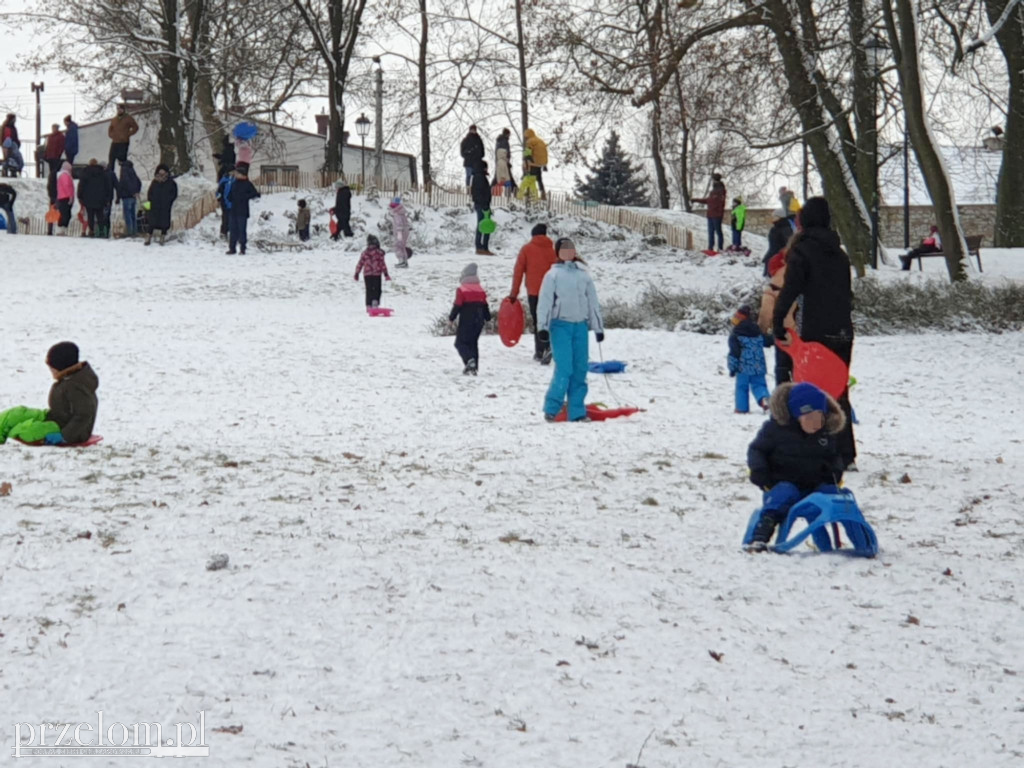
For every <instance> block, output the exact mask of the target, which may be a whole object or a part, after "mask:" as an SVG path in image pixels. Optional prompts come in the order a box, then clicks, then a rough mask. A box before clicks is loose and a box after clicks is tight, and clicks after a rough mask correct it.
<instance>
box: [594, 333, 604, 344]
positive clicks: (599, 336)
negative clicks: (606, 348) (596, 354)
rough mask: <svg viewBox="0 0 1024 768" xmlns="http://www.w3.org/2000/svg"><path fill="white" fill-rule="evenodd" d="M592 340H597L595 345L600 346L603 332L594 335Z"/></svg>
mask: <svg viewBox="0 0 1024 768" xmlns="http://www.w3.org/2000/svg"><path fill="white" fill-rule="evenodd" d="M594 338H595V339H597V343H598V344H600V343H601V342H602V341H604V331H598V332H597V333H595V334H594Z"/></svg>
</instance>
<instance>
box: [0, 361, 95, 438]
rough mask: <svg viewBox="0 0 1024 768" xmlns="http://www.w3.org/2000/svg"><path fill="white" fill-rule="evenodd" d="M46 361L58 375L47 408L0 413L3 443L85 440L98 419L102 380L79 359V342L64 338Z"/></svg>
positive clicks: (0, 434)
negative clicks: (99, 393)
mask: <svg viewBox="0 0 1024 768" xmlns="http://www.w3.org/2000/svg"><path fill="white" fill-rule="evenodd" d="M46 365H47V366H48V367H49V368H50V373H51V374H52V375H53V378H54V379H55V381H54V383H53V386H52V387H50V399H49V403H50V407H49V408H48V409H46V410H43V409H36V408H26V407H25V406H23V405H19V406H16V407H14V408H9V409H8V410H6V411H3V412H2V413H0V443H2V442H4V441H5V440H7V439H8V438H11V437H16V438H18V439H19V440H23V441H24V442H26V443H34V442H37V441H40V440H42V441H43V442H45V443H46V444H47V445H61V444H62V443H72V444H74V443H84V442H85V441H86V440H88V439H89V436H90V435H91V434H92V428H93V425H94V424H95V423H96V409H97V405H98V402H97V400H96V389H97V388H98V387H99V385H100V381H99V379H98V378H97V376H96V373H95V372H94V371H93V369H92V368H91V367H90V366H89V363H87V362H85V361H84V360H83V361H82V362H79V361H78V346H77V345H75V344H74V343H72V342H70V341H62V342H60V343H58V344H54V345H53V346H52V347H50V350H49V351H48V352H47V353H46Z"/></svg>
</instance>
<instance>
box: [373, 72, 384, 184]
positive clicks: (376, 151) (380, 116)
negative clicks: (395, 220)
mask: <svg viewBox="0 0 1024 768" xmlns="http://www.w3.org/2000/svg"><path fill="white" fill-rule="evenodd" d="M373 63H374V64H376V65H377V72H376V77H375V79H376V85H377V88H376V92H377V93H376V95H377V105H376V106H377V129H376V131H375V132H374V142H373V178H374V180H375V181H376V185H377V186H378V187H380V186H382V185H383V183H384V68H383V67H381V64H380V56H374V57H373Z"/></svg>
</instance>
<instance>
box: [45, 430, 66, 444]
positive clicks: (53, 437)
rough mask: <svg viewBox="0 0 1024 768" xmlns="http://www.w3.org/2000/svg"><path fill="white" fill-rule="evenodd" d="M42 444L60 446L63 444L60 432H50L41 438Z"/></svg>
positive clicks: (62, 436)
mask: <svg viewBox="0 0 1024 768" xmlns="http://www.w3.org/2000/svg"><path fill="white" fill-rule="evenodd" d="M43 442H44V443H46V444H47V445H60V444H61V443H63V442H64V435H62V434H61V433H60V432H51V433H50V434H48V435H47V436H46V437H44V438H43Z"/></svg>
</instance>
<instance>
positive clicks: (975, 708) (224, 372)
mask: <svg viewBox="0 0 1024 768" xmlns="http://www.w3.org/2000/svg"><path fill="white" fill-rule="evenodd" d="M293 197H294V196H289V195H280V196H275V198H274V199H269V198H268V199H267V200H264V201H262V202H260V203H258V204H257V205H256V206H255V210H256V211H262V212H264V214H269V215H268V216H267V217H266V220H265V221H262V222H259V223H256V222H255V221H254V222H253V226H252V230H253V247H252V248H251V250H250V254H249V255H248V256H247V257H245V258H242V257H238V256H236V257H228V256H225V255H223V250H224V248H223V245H222V244H220V243H218V242H216V240H215V239H214V237H213V232H214V231H215V228H216V226H215V223H214V222H204V224H203V225H202V227H201V228H200V229H199V230H197V231H195V232H192V233H189V234H187V235H186V236H185V238H184V239H183V240H182V241H178V242H173V243H169V244H168V245H167V246H165V247H163V248H160V247H157V246H152V247H149V248H143V247H142V246H141V245H140V244H139V243H137V242H112V243H111V242H95V241H77V240H61V239H56V238H54V239H49V240H44V239H42V238H27V237H24V238H20V239H18V240H16V241H12V240H10V239H6V238H0V241H2V242H3V245H4V246H5V251H4V252H5V266H6V271H5V283H6V288H7V300H6V301H5V302H4V303H3V305H2V307H0V318H2V322H3V328H4V329H5V333H4V334H3V340H2V346H0V349H2V352H3V359H4V361H6V364H7V368H8V371H9V374H8V376H6V377H5V378H4V379H3V385H2V386H0V395H2V398H0V401H2V402H3V403H5V404H10V405H13V404H18V403H24V404H28V405H42V404H43V402H44V398H45V394H46V391H47V388H48V380H47V378H48V374H47V371H46V369H45V367H44V364H43V356H44V354H45V351H46V348H47V347H48V346H49V345H50V344H51V343H53V342H54V341H57V340H59V339H64V338H71V339H74V340H75V341H77V342H78V343H79V345H80V346H81V348H82V350H83V353H84V355H85V357H87V358H88V359H89V360H90V361H91V362H92V364H93V366H94V367H95V369H96V371H97V373H98V375H99V377H100V381H101V388H100V391H99V395H100V402H101V405H100V416H99V420H98V423H97V427H96V431H97V432H99V433H101V434H103V435H104V436H105V437H106V440H105V441H104V442H103V443H102V444H101V445H100V446H98V447H96V448H91V449H87V450H81V451H79V450H61V449H42V448H26V447H23V446H20V445H16V444H8V445H5V446H2V447H0V481H4V482H9V483H11V485H12V486H13V490H12V492H11V494H10V495H9V496H8V497H6V498H0V691H2V694H0V729H3V731H4V733H5V736H4V738H3V739H2V741H3V747H4V749H5V750H6V749H7V748H9V747H10V746H12V745H13V724H14V723H16V722H32V723H39V722H43V721H47V722H71V723H78V722H81V721H89V722H95V719H96V718H95V712H96V711H97V710H100V709H102V710H103V711H104V718H105V720H106V721H107V722H108V723H109V722H112V721H115V720H116V721H120V722H125V723H133V722H140V721H158V722H161V723H163V724H164V725H165V727H166V726H170V725H172V724H173V723H176V722H181V721H189V720H195V718H196V713H197V712H198V711H200V710H202V711H204V712H205V713H206V715H205V717H206V724H207V744H209V746H210V758H209V759H208V760H206V761H205V762H203V763H200V764H202V765H223V766H238V765H254V766H268V767H269V766H289V767H291V766H296V767H298V766H306V765H308V766H313V767H316V766H338V765H346V766H358V767H362V766H365V767H366V768H369V767H370V766H392V765H393V766H400V765H409V766H437V768H448V767H450V766H458V765H465V766H498V767H505V766H508V767H509V768H511V767H512V766H524V765H532V766H540V765H545V766H558V767H562V766H564V767H566V768H568V767H569V766H588V767H589V766H609V767H610V768H625V766H626V765H627V763H638V764H640V765H642V766H645V767H646V768H654V767H655V766H664V767H665V768H668V767H670V766H672V767H674V766H680V765H692V766H748V765H757V766H809V765H828V766H878V765H906V766H949V767H950V768H953V767H957V768H959V767H962V766H1001V765H1013V764H1019V763H1020V761H1021V759H1022V758H1024V737H1022V734H1024V693H1022V687H1021V679H1022V676H1024V662H1022V659H1024V632H1022V629H1024V614H1022V608H1021V595H1020V584H1021V583H1024V523H1022V518H1021V515H1020V497H1021V494H1020V490H1019V488H1020V485H1019V478H1020V474H1021V470H1022V464H1024V448H1022V437H1021V434H1020V425H1021V423H1022V419H1021V410H1022V406H1021V404H1020V397H1019V381H1020V380H1021V375H1022V374H1024V354H1022V349H1024V347H1022V343H1021V342H1022V335H1021V334H1006V335H1002V336H995V335H992V336H982V335H960V336H952V335H934V336H930V335H924V336H921V335H918V336H892V337H871V338H862V339H860V340H859V341H858V344H857V349H856V358H855V367H854V374H855V375H856V376H857V378H858V379H859V382H860V383H859V384H858V385H857V387H856V388H855V390H854V393H853V394H854V398H853V399H854V405H855V407H856V408H857V412H858V415H859V417H860V420H861V424H860V426H859V428H858V432H857V435H858V441H859V446H860V450H861V455H860V458H859V464H860V466H861V471H860V473H858V474H855V475H851V476H850V477H849V480H848V486H849V487H850V488H852V489H853V490H854V492H855V493H856V494H857V497H858V499H859V500H860V503H861V505H862V507H863V508H864V510H865V512H866V514H867V516H868V518H869V519H870V520H871V522H872V523H873V524H874V525H875V527H876V531H877V533H878V536H879V540H880V542H881V546H882V548H883V552H882V554H881V556H880V557H879V558H878V559H876V560H873V561H864V560H859V561H858V560H851V559H847V558H843V557H829V556H821V555H815V554H812V553H810V551H809V550H807V551H805V552H804V553H803V554H799V555H795V556H788V557H784V556H774V555H766V556H749V555H745V554H743V553H742V552H741V551H740V549H739V546H738V544H739V540H740V537H741V535H742V532H743V528H744V526H745V524H746V521H747V518H748V516H749V514H750V512H751V510H752V509H753V508H754V507H755V506H756V504H757V498H756V494H755V488H754V487H753V486H752V485H751V484H750V483H749V482H748V481H747V479H746V470H745V466H744V456H745V451H746V446H747V443H748V442H749V440H750V439H751V438H752V437H753V435H754V433H755V431H756V430H757V428H758V426H759V424H760V421H761V419H760V418H759V417H756V416H749V417H742V416H735V415H734V414H733V413H732V403H731V380H730V379H729V378H728V377H727V376H726V374H725V371H724V360H725V353H726V345H725V337H724V335H723V336H718V337H715V336H701V335H692V334H673V333H668V332H660V331H609V333H608V338H607V340H606V342H605V344H604V345H603V346H604V349H603V353H604V356H605V358H615V359H622V360H626V361H628V362H629V373H628V375H626V376H620V377H614V378H612V379H610V380H609V382H608V384H609V385H610V390H609V388H608V387H607V386H606V383H605V381H603V380H602V379H601V378H600V377H592V379H591V397H590V399H591V400H597V401H603V402H605V403H608V404H612V405H614V404H617V403H627V404H635V405H639V406H641V407H643V408H645V409H646V410H645V412H644V413H642V414H639V415H637V416H635V417H633V418H630V419H620V420H617V421H610V422H606V423H595V424H589V425H564V424H562V425H548V424H545V423H544V422H543V421H541V419H540V406H541V399H542V396H543V393H544V390H545V387H546V385H547V381H548V378H549V375H550V370H549V369H545V368H541V367H539V366H537V365H536V364H534V363H533V362H532V361H531V360H530V354H531V349H530V343H529V342H530V341H531V339H530V338H526V339H525V342H526V343H525V344H521V345H520V346H518V347H516V348H514V349H511V350H508V349H505V348H503V347H502V346H501V345H500V342H499V341H498V340H497V338H496V337H485V338H484V339H483V340H482V353H481V357H482V361H481V375H480V377H479V378H477V379H465V378H463V377H462V376H461V374H460V371H461V363H460V362H459V360H458V357H457V355H456V353H455V351H454V349H453V348H452V346H451V344H452V340H451V338H437V337H433V336H430V335H429V334H428V333H427V331H426V328H427V326H428V325H429V324H430V323H431V321H432V320H433V319H434V317H435V316H436V315H438V314H440V313H441V312H442V311H445V310H447V308H448V306H449V305H450V301H451V297H452V296H453V294H454V289H455V285H456V282H457V276H458V272H459V270H460V269H461V267H462V266H463V265H464V264H465V263H466V262H468V261H470V260H476V261H478V262H479V263H480V273H481V278H482V280H483V282H484V285H485V287H486V288H488V289H489V291H490V292H491V294H492V296H494V297H498V296H501V295H503V294H504V293H507V291H508V287H509V282H510V277H511V266H512V258H513V257H514V253H515V251H516V249H517V248H518V245H519V244H521V242H523V241H524V239H525V238H524V233H525V232H526V231H528V228H529V225H528V224H526V223H524V222H523V221H522V220H519V219H516V220H513V219H511V218H506V219H504V220H502V218H500V217H499V225H504V226H503V227H502V229H501V230H500V231H499V233H498V235H497V237H496V239H495V247H496V248H498V250H499V255H498V256H495V257H479V258H477V257H473V256H472V255H471V253H472V251H471V249H470V248H469V247H467V246H468V243H469V239H470V237H471V234H469V235H467V233H469V232H470V229H469V222H470V220H471V214H470V213H466V212H457V213H456V212H450V213H449V212H433V211H428V212H420V214H419V215H420V221H419V222H414V227H416V230H415V233H414V237H413V241H412V245H413V248H414V249H415V253H416V255H415V256H414V258H413V260H412V267H411V268H410V269H409V270H393V271H392V275H393V277H394V280H393V282H391V283H387V284H386V287H385V294H384V296H385V302H384V303H385V305H387V306H392V307H394V308H395V310H396V314H395V316H394V317H392V318H389V319H371V318H368V317H366V315H365V314H364V312H363V306H362V305H363V301H362V286H361V284H357V283H355V282H354V281H353V280H352V271H353V267H354V262H355V259H356V254H357V246H356V244H354V243H349V244H347V248H348V249H347V250H345V247H344V246H335V245H334V244H329V243H326V242H323V240H322V239H321V241H320V242H319V243H318V244H317V245H316V246H315V247H313V248H311V249H309V250H304V251H300V252H291V251H268V250H260V248H261V247H262V248H263V249H270V248H272V247H274V246H273V244H275V243H281V242H284V241H285V240H286V239H287V238H286V236H285V235H284V230H285V228H286V222H287V216H286V215H285V211H291V210H292V208H293V207H294V200H293ZM360 203H362V201H360ZM313 208H314V212H315V213H316V216H315V217H314V223H320V224H325V222H326V214H324V213H322V208H323V206H322V204H321V203H320V202H316V203H315V204H314V206H313ZM503 215H504V214H503ZM354 218H355V220H356V224H357V232H362V231H364V230H363V228H364V227H366V226H369V227H370V228H371V229H372V230H375V231H376V229H377V225H378V223H379V222H380V220H381V216H380V212H379V209H377V208H374V207H372V206H369V205H362V206H361V207H360V209H359V212H358V214H357V216H356V217H354ZM556 223H557V224H558V226H559V229H560V232H559V234H561V233H565V232H574V231H576V230H580V231H581V232H589V233H591V234H592V235H593V237H586V238H583V237H581V238H580V252H581V255H583V256H584V257H591V258H592V266H593V270H594V272H595V275H596V277H597V284H598V291H599V293H600V295H601V296H602V297H603V298H612V297H619V298H625V297H628V296H630V295H634V294H635V292H636V291H637V289H638V286H640V287H642V284H643V283H644V282H645V281H649V280H655V281H658V282H659V284H661V285H663V286H665V287H669V288H674V287H691V288H692V287H695V286H704V287H708V288H711V287H714V286H722V285H732V284H739V283H743V284H745V283H747V282H749V281H750V279H751V275H750V272H751V271H752V270H755V267H753V266H750V265H744V264H741V263H739V262H735V263H729V262H728V261H726V260H722V259H718V260H715V259H705V258H704V257H703V256H695V255H692V254H682V253H674V252H672V251H670V250H667V249H655V250H653V251H652V250H651V249H645V248H644V247H643V246H642V243H640V241H639V239H638V238H636V237H633V236H627V237H626V239H624V240H614V239H612V238H613V237H614V236H616V235H614V232H613V231H612V230H609V229H607V228H599V227H597V226H596V225H594V224H592V223H590V222H581V223H576V222H573V221H560V222H556ZM12 243H16V244H17V249H16V250H14V249H12V248H11V247H10V246H11V244H12ZM631 254H633V255H635V258H634V259H633V260H632V261H623V260H622V259H624V258H628V257H629V256H630V255H631ZM1022 261H1024V254H1022V253H1020V252H1017V253H1012V254H1010V253H1006V254H995V253H994V252H993V256H992V257H991V261H990V260H989V258H987V253H986V273H985V279H992V280H996V279H1006V278H1007V277H1010V278H1012V279H1018V278H1017V276H1018V275H1019V274H1020V273H1021V271H1022V268H1021V262H1022ZM389 263H392V264H393V261H392V259H391V256H390V255H389ZM754 277H755V278H756V275H755V276H754ZM905 278H908V276H907V275H899V274H898V273H897V272H895V271H890V272H886V273H885V274H884V279H905ZM909 278H910V279H921V278H920V277H919V276H917V275H916V273H914V274H913V275H911V276H909ZM596 351H597V350H596V348H594V349H593V353H595V354H596ZM904 475H906V477H905V478H904ZM86 532H89V534H90V537H89V538H84V534H85V533H86ZM215 553H226V554H228V555H229V556H230V566H229V567H228V568H227V569H225V570H220V571H215V572H211V571H207V570H206V567H205V566H206V563H207V561H208V559H209V558H210V556H211V555H213V554H215ZM710 652H714V653H715V654H716V655H720V656H719V658H718V659H717V660H716V659H715V658H712V656H711V653H710ZM227 726H242V731H241V733H237V734H228V733H223V732H216V733H215V732H213V729H214V728H224V727H227ZM86 735H87V734H86ZM648 737H649V739H648ZM51 738H52V737H51ZM645 740H646V746H645V748H644V750H643V755H642V757H641V758H640V759H639V760H638V759H637V754H638V752H639V750H640V748H641V745H643V744H644V743H645ZM195 762H197V763H198V761H195ZM34 763H38V764H40V765H57V764H61V763H60V761H57V760H55V759H53V758H51V759H50V760H49V761H45V760H43V759H42V758H36V759H35V760H34V761H33V760H29V761H28V762H27V764H34ZM76 764H77V763H76ZM91 764H95V765H106V764H109V765H114V764H115V762H113V761H111V762H109V763H107V762H105V761H104V759H102V758H94V759H93V761H92V763H91ZM116 764H118V765H123V764H124V761H123V760H121V761H119V762H117V763H116Z"/></svg>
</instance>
